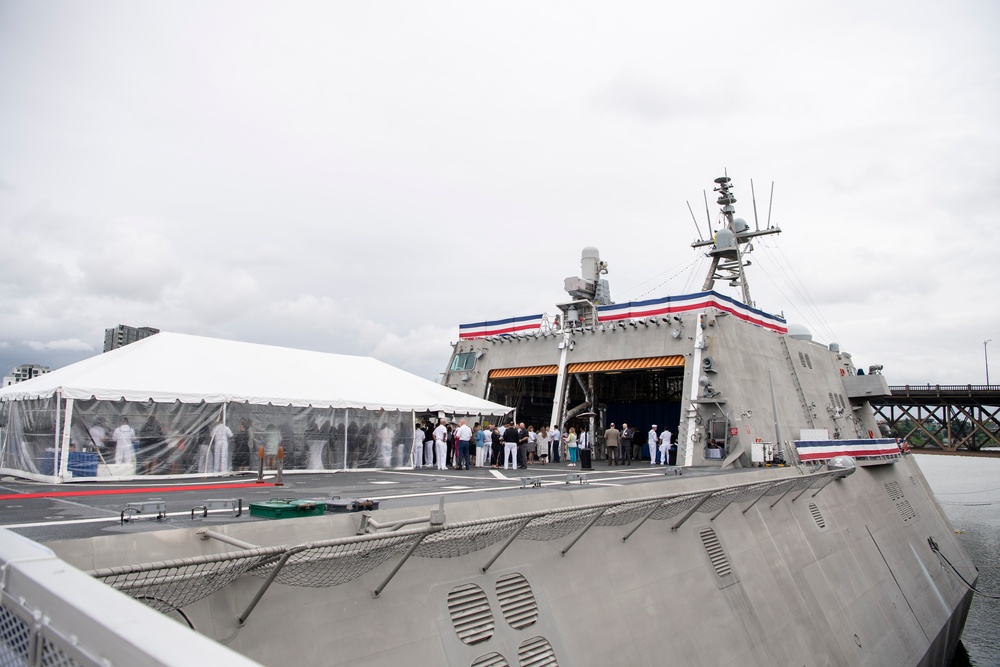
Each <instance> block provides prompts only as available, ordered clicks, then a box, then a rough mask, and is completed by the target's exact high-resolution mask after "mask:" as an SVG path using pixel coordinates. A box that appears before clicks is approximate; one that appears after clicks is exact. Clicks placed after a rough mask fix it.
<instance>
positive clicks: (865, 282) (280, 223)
mask: <svg viewBox="0 0 1000 667" xmlns="http://www.w3.org/2000/svg"><path fill="white" fill-rule="evenodd" d="M683 5H689V6H683ZM998 32H1000V3H997V2H996V1H995V0H983V1H981V2H974V1H961V0H960V1H956V2H947V3H945V2H940V1H937V0H935V1H916V2H914V1H907V2H865V3H843V2H809V3H803V2H778V3H776V2H745V1H743V2H712V3H668V2H662V1H650V2H581V1H574V2H454V3H444V2H411V1H407V2H351V3H348V2H315V3H308V2H295V3H287V2H248V1H245V0H240V1H239V2H211V1H209V2H204V1H198V2H176V1H171V2H142V3H137V2H87V3H82V2H28V1H23V2H11V1H9V0H0V254H2V258H0V374H6V372H7V371H8V369H10V368H12V367H14V366H16V365H18V364H21V363H40V364H45V365H49V366H53V367H59V366H62V365H65V364H68V363H71V362H73V361H77V360H79V359H82V358H85V357H88V356H91V355H94V354H98V353H100V352H101V349H102V345H103V334H104V329H105V328H107V327H112V326H114V325H116V324H118V323H124V324H130V325H134V326H143V325H146V326H153V327H157V328H159V329H162V330H169V331H177V332H182V333H191V334H199V335H207V336H215V337H222V338H232V339H237V340H244V341H252V342H260V343H270V344H279V345H285V346H290V347H302V348H307V349H314V350H322V351H328V352H340V353H349V354H363V355H373V356H375V357H377V358H379V359H382V360H384V361H386V362H389V363H392V364H395V365H397V366H400V367H402V368H404V369H406V370H409V371H412V372H415V373H417V374H419V375H422V376H424V377H428V378H434V379H436V378H437V377H438V375H439V373H440V371H442V370H443V369H444V366H445V364H446V363H447V360H448V356H449V353H450V348H449V342H451V341H455V340H456V339H457V337H458V325H459V324H460V323H463V322H474V321H478V320H483V319H492V318H498V317H507V316H514V315H530V314H535V313H538V312H548V313H554V312H555V308H554V304H555V303H557V302H560V301H563V300H565V299H566V295H565V293H564V292H563V291H562V286H563V278H565V277H567V276H571V275H577V274H578V273H579V269H580V250H581V249H582V248H583V247H584V246H587V245H594V246H597V247H598V248H600V251H601V255H602V258H603V259H604V260H605V261H607V262H608V264H609V266H610V273H609V275H608V276H607V278H608V279H609V281H610V283H611V291H612V297H613V298H614V300H615V301H618V302H622V301H628V300H630V299H638V298H640V297H641V298H653V297H658V296H666V295H668V294H682V293H687V292H692V291H697V290H698V289H699V288H700V286H701V281H702V280H703V272H704V270H705V268H706V264H705V261H704V259H703V258H702V259H701V260H699V254H698V253H697V252H696V251H694V250H692V248H691V247H690V243H691V242H692V240H694V239H695V237H696V235H697V231H696V228H695V223H694V222H692V219H691V216H690V214H689V213H688V209H687V205H686V203H685V202H687V201H690V202H691V206H692V208H693V209H694V211H695V213H696V214H697V215H698V224H699V225H700V226H701V229H702V230H703V233H704V229H705V227H706V226H707V225H706V221H705V207H704V202H703V199H702V190H703V189H705V188H710V187H711V186H712V180H713V179H714V178H715V177H717V176H720V175H722V174H723V172H724V171H726V170H727V171H728V174H729V175H730V176H731V177H732V178H733V179H734V183H735V185H736V195H737V198H738V199H739V202H738V203H737V209H738V214H739V215H741V216H742V217H745V218H746V219H747V220H749V221H750V224H751V225H753V206H752V201H751V197H750V179H753V181H754V187H755V189H756V195H757V214H758V216H759V218H760V222H761V224H762V225H763V224H764V223H765V221H766V218H767V215H768V199H769V197H770V188H771V182H772V181H773V182H774V184H775V185H774V204H773V208H772V209H771V211H770V216H771V222H772V224H775V225H778V226H780V227H781V228H782V230H783V233H782V234H781V235H779V236H777V237H768V240H766V241H762V242H759V243H756V244H755V245H756V246H757V249H756V250H755V252H754V253H753V254H752V255H751V260H752V262H753V265H752V266H751V267H750V269H749V271H750V280H751V290H752V293H753V297H754V299H755V300H756V302H757V306H758V307H760V308H761V309H763V310H766V311H769V312H774V313H784V314H785V315H786V316H787V317H788V319H789V321H791V322H800V323H804V324H806V325H807V326H809V327H810V329H811V330H812V331H813V332H814V335H815V337H816V339H817V340H820V341H822V342H824V343H827V342H831V341H836V342H839V343H840V344H841V346H842V347H843V349H845V350H847V351H850V352H852V353H853V354H854V357H855V360H856V362H857V363H858V365H860V366H867V365H868V364H871V363H882V364H884V365H885V373H886V375H887V378H888V380H889V382H890V383H891V384H902V383H914V384H915V383H926V382H933V383H942V384H944V383H962V384H965V383H970V382H971V383H982V382H984V381H985V358H984V345H983V341H985V340H987V339H991V338H992V339H994V340H995V342H994V343H992V344H991V345H990V346H989V348H988V349H989V351H990V352H992V353H994V358H995V359H996V364H995V370H994V372H993V375H994V377H991V380H993V382H994V383H997V382H1000V313H998V308H997V305H998V301H1000V300H998V299H997V297H996V274H995V273H994V271H995V270H996V269H995V267H996V266H997V264H998V262H997V260H996V256H997V245H998V244H997V241H998V236H1000V235H998V233H997V225H998V222H997V220H998V210H1000V74H998V73H1000V46H998V44H1000V41H998V40H997V37H996V36H997V34H998ZM709 194H710V195H711V194H712V193H711V191H709ZM712 208H713V218H714V217H715V209H716V207H715V206H714V204H713V206H712ZM721 291H723V292H724V293H729V294H734V295H735V293H734V292H733V291H731V290H729V288H725V287H723V288H722V290H721ZM555 354H556V352H555V350H553V359H555ZM251 363H252V362H251Z"/></svg>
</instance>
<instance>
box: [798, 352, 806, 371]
mask: <svg viewBox="0 0 1000 667" xmlns="http://www.w3.org/2000/svg"><path fill="white" fill-rule="evenodd" d="M799 363H800V364H802V368H805V367H806V355H804V354H803V353H801V352H799Z"/></svg>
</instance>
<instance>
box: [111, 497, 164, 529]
mask: <svg viewBox="0 0 1000 667" xmlns="http://www.w3.org/2000/svg"><path fill="white" fill-rule="evenodd" d="M151 512H156V520H157V521H160V520H161V519H164V518H166V516H167V502H166V501H165V500H160V499H159V498H154V499H152V500H144V501H142V502H138V503H129V504H127V505H125V509H123V510H122V513H121V522H122V525H125V523H126V522H127V521H128V520H129V519H131V518H132V515H134V514H145V513H151ZM126 514H127V515H128V516H125V515H126Z"/></svg>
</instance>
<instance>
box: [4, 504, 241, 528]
mask: <svg viewBox="0 0 1000 667" xmlns="http://www.w3.org/2000/svg"><path fill="white" fill-rule="evenodd" d="M222 512H225V513H227V514H232V513H233V510H231V509H220V510H208V513H209V514H219V513H222ZM166 516H168V517H170V516H186V517H190V516H191V510H187V511H186V512H167V513H166ZM147 517H149V518H147ZM139 518H142V519H145V520H150V521H156V518H155V517H154V516H153V514H152V513H150V514H146V515H145V516H144V515H142V514H137V515H134V516H133V517H132V521H135V520H137V519H139ZM102 521H103V522H105V523H109V522H112V521H118V522H121V515H120V514H117V513H116V514H115V515H114V516H109V517H98V518H94V519H67V520H66V521H33V522H31V523H5V524H0V528H7V529H9V530H15V529H17V528H43V527H45V526H76V525H80V524H84V523H101V522H102ZM129 523H131V522H129ZM194 523H195V522H192V527H196V526H195V525H194ZM165 529H166V528H165Z"/></svg>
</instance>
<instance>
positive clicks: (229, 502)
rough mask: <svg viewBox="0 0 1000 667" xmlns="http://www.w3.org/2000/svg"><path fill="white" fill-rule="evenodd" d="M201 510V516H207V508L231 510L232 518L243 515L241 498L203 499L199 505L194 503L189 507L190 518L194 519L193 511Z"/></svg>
mask: <svg viewBox="0 0 1000 667" xmlns="http://www.w3.org/2000/svg"><path fill="white" fill-rule="evenodd" d="M198 510H201V518H203V519H204V518H205V517H207V516H208V511H209V510H232V511H233V518H237V517H240V516H242V515H243V499H242V498H212V499H209V500H206V501H204V502H203V503H202V504H201V505H195V506H194V507H192V508H191V518H192V519H194V513H195V512H196V511H198Z"/></svg>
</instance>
